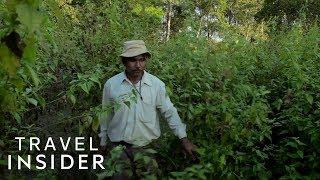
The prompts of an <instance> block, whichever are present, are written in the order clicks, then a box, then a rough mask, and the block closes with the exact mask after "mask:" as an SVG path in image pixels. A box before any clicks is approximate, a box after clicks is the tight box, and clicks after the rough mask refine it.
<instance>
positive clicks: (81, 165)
mask: <svg viewBox="0 0 320 180" xmlns="http://www.w3.org/2000/svg"><path fill="white" fill-rule="evenodd" d="M15 140H16V141H17V143H18V144H19V149H18V150H19V152H21V154H19V153H18V154H19V155H8V169H9V170H11V169H18V170H20V169H21V168H28V169H31V168H32V167H33V168H34V167H35V168H36V169H40V170H41V169H56V168H59V169H71V168H78V169H105V168H104V166H103V161H104V157H103V156H102V155H100V154H97V152H98V148H94V147H93V142H92V137H90V138H89V151H90V155H89V154H81V152H85V151H86V149H85V147H86V146H85V137H74V138H71V137H67V138H62V137H59V141H58V142H56V141H54V140H53V138H52V137H48V138H47V140H46V142H40V138H38V137H29V138H25V137H15ZM71 140H73V141H74V147H71V145H70V141H71ZM42 143H45V146H44V148H43V149H42V148H41V149H40V145H43V144H42ZM22 144H24V145H25V144H28V148H27V149H23V148H22ZM58 145H59V147H60V146H61V147H62V149H61V150H60V149H57V147H58ZM42 147H43V146H42ZM71 148H74V150H75V151H76V152H80V153H79V154H78V155H77V157H76V158H75V155H73V156H71V155H70V154H62V153H60V152H66V151H68V150H70V149H71ZM28 151H30V152H33V151H36V152H39V154H36V155H30V154H29V155H26V154H25V152H28ZM41 151H43V152H50V153H51V152H53V153H52V154H49V155H48V154H47V153H45V154H40V152H41ZM56 151H59V153H60V154H58V153H56V154H55V153H54V152H56ZM91 152H94V153H93V154H91ZM95 153H96V154H95ZM89 158H90V159H89ZM89 162H91V163H90V164H89ZM15 163H17V164H15ZM58 163H59V164H58ZM75 166H78V167H75Z"/></svg>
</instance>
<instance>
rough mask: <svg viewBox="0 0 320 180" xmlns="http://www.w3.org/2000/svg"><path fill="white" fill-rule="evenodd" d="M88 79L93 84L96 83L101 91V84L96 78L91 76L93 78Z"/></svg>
mask: <svg viewBox="0 0 320 180" xmlns="http://www.w3.org/2000/svg"><path fill="white" fill-rule="evenodd" d="M89 79H90V80H91V81H93V82H96V83H97V84H98V85H99V88H100V89H101V83H100V81H99V79H98V78H97V77H95V76H93V77H90V78H89Z"/></svg>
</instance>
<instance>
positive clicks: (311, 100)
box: [306, 94, 313, 105]
mask: <svg viewBox="0 0 320 180" xmlns="http://www.w3.org/2000/svg"><path fill="white" fill-rule="evenodd" d="M306 98H307V101H308V103H309V104H310V105H312V103H313V97H312V95H310V94H306Z"/></svg>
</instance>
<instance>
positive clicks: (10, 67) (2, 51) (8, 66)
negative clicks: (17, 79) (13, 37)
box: [0, 44, 20, 77]
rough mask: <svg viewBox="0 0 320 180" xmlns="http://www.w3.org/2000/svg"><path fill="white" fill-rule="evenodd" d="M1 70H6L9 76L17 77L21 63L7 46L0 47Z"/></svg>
mask: <svg viewBox="0 0 320 180" xmlns="http://www.w3.org/2000/svg"><path fill="white" fill-rule="evenodd" d="M0 57H1V61H0V65H1V66H0V70H1V69H4V70H5V71H6V72H7V73H8V75H9V76H11V77H12V76H15V75H16V72H17V68H18V67H19V65H20V63H19V61H18V59H17V57H16V56H15V55H14V54H13V53H12V52H11V51H10V50H9V48H8V47H7V46H6V45H5V44H1V45H0Z"/></svg>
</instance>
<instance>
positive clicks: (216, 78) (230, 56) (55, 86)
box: [0, 0, 320, 179]
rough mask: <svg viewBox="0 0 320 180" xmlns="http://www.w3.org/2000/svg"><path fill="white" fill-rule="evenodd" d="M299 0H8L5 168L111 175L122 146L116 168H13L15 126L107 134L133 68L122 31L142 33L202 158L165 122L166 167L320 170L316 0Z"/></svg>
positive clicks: (200, 172)
mask: <svg viewBox="0 0 320 180" xmlns="http://www.w3.org/2000/svg"><path fill="white" fill-rule="evenodd" d="M277 2H278V1H277ZM279 2H281V3H285V1H283V2H282V1H279ZM290 2H291V1H290ZM299 2H300V1H292V2H291V4H290V7H292V8H286V9H285V10H283V11H282V10H277V11H270V9H272V10H274V6H275V3H273V1H267V0H266V1H264V3H261V2H259V1H246V0H242V1H225V0H216V1H191V0H189V1H184V2H182V1H140V0H138V1H132V0H125V1H118V0H115V1H94V0H92V1H81V0H78V1H72V0H46V1H43V2H40V1H36V0H12V1H11V0H10V1H8V0H7V1H5V0H4V1H1V5H0V9H1V10H0V16H1V21H0V38H1V46H0V58H1V61H0V76H1V81H0V106H1V110H0V131H1V132H0V137H1V139H0V150H1V152H0V165H1V167H0V172H1V174H2V175H3V176H5V177H8V176H11V177H16V176H28V177H29V176H30V177H35V176H37V177H39V178H41V177H47V176H52V177H65V176H67V177H68V176H75V175H81V176H82V177H86V176H87V177H89V176H91V175H92V174H96V175H97V176H96V177H99V178H102V177H104V176H111V175H112V174H113V173H114V172H115V171H116V170H118V169H119V167H118V166H117V165H116V162H114V157H115V156H116V154H117V150H113V151H112V153H111V155H110V157H109V158H108V160H107V161H106V164H107V165H108V168H107V170H106V172H107V173H106V172H91V171H90V172H89V171H88V172H85V171H81V172H79V171H76V170H74V171H72V172H59V171H53V170H52V171H50V170H48V171H42V172H37V171H36V170H33V171H11V172H9V171H8V170H7V169H6V165H7V159H6V158H7V156H6V155H7V154H14V153H21V152H17V144H16V143H15V141H14V137H16V136H26V137H28V136H41V137H47V136H57V137H58V136H66V135H67V136H76V135H78V134H80V135H82V136H93V137H95V138H96V140H97V141H98V137H97V133H98V126H99V116H100V115H101V114H102V113H105V110H104V109H102V108H101V105H100V103H101V93H102V86H103V84H104V82H105V81H106V80H107V79H108V78H110V77H111V76H112V75H114V74H117V73H118V72H120V71H122V69H123V67H122V65H121V62H120V60H119V57H118V55H119V54H120V52H121V50H122V44H123V42H124V41H125V40H130V39H143V40H145V41H146V43H147V46H148V48H149V49H150V51H151V52H152V58H151V59H150V61H149V62H148V71H149V72H150V73H152V74H154V75H156V76H158V77H159V78H160V79H161V80H163V81H164V82H165V83H166V86H167V87H166V88H167V91H168V94H169V95H170V97H171V100H172V102H174V104H175V106H176V107H177V109H178V111H179V114H180V116H181V119H182V120H183V121H184V122H185V123H186V124H187V129H188V137H189V139H190V140H192V141H193V142H194V143H195V144H196V145H197V146H198V147H199V148H198V153H199V155H200V156H199V157H200V163H199V164H192V162H190V161H189V160H188V159H186V158H184V157H183V155H182V154H181V152H179V151H178V149H179V148H178V147H177V146H178V145H179V143H177V138H176V137H174V136H173V134H172V133H171V132H170V130H168V128H167V126H166V123H165V122H164V121H163V127H162V129H163V131H162V136H161V138H160V139H159V140H157V141H156V143H157V146H158V148H157V149H155V150H156V151H157V152H158V154H159V156H160V157H161V161H160V162H158V164H159V168H160V169H161V171H162V176H163V177H165V178H174V179H176V178H177V179H190V178H195V179H215V178H232V179H244V178H265V179H269V178H285V179H286V178H290V179H291V178H298V179H300V178H303V179H304V178H305V179H308V178H311V179H317V178H320V173H319V172H320V164H319V162H320V157H319V154H320V71H319V69H320V61H319V60H320V49H319V43H320V31H319V27H318V26H317V23H316V22H317V20H318V19H317V18H318V17H316V16H314V15H315V14H316V13H318V12H317V11H315V10H314V9H312V7H313V4H317V3H316V2H317V1H315V2H314V1H303V2H304V3H305V6H303V7H305V8H302V7H301V6H300V5H299ZM279 8H282V6H279ZM289 10H290V11H289ZM267 12H268V13H267ZM279 12H282V13H283V14H279ZM301 13H302V15H300V14H301ZM272 17H276V20H275V21H266V20H269V19H270V18H272ZM286 18H287V20H288V21H281V19H286ZM255 19H259V22H256V21H255ZM279 19H280V20H279ZM279 22H286V23H279ZM141 158H142V159H144V158H143V157H141ZM149 177H151V176H149Z"/></svg>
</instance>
